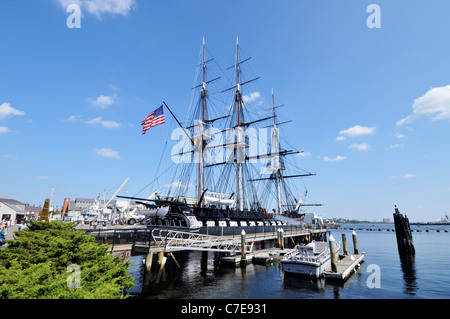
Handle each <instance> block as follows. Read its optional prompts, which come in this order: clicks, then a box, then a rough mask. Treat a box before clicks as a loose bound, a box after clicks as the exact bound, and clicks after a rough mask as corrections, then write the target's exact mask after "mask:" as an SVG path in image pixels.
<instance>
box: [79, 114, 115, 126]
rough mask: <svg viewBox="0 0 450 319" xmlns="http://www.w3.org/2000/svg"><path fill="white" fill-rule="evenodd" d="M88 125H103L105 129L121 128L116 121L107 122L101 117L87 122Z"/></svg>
mask: <svg viewBox="0 0 450 319" xmlns="http://www.w3.org/2000/svg"><path fill="white" fill-rule="evenodd" d="M87 123H88V124H91V125H101V126H103V127H105V128H118V127H120V123H117V122H116V121H106V120H103V119H102V118H101V117H100V116H99V117H96V118H95V119H92V120H89V121H87Z"/></svg>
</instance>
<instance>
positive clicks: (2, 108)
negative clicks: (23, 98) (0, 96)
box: [0, 103, 25, 120]
mask: <svg viewBox="0 0 450 319" xmlns="http://www.w3.org/2000/svg"><path fill="white" fill-rule="evenodd" d="M16 115H17V116H22V115H25V112H23V111H19V110H18V109H15V108H13V107H12V106H11V104H9V103H3V104H2V105H0V120H3V119H5V118H7V117H9V116H16Z"/></svg>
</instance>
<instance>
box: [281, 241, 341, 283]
mask: <svg viewBox="0 0 450 319" xmlns="http://www.w3.org/2000/svg"><path fill="white" fill-rule="evenodd" d="M339 249H340V245H339V243H337V242H336V256H338V251H339ZM336 258H337V257H336ZM281 263H282V265H283V270H284V272H286V273H290V274H297V275H305V276H310V277H316V278H318V277H321V276H322V275H323V272H324V271H325V270H330V269H331V255H330V243H328V242H318V241H312V242H311V243H309V244H308V245H297V246H295V248H294V249H293V250H292V251H290V252H288V253H286V254H285V255H284V256H283V258H282V259H281Z"/></svg>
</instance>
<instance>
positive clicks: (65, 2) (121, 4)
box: [55, 0, 136, 19]
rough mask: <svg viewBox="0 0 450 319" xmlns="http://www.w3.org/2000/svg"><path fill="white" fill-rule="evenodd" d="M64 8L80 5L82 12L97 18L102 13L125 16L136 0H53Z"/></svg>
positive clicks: (99, 17)
mask: <svg viewBox="0 0 450 319" xmlns="http://www.w3.org/2000/svg"><path fill="white" fill-rule="evenodd" d="M55 1H56V2H57V3H58V4H59V5H60V6H62V7H63V8H64V9H66V8H67V6H69V5H70V4H77V5H78V6H80V8H81V11H82V12H88V13H90V14H92V15H94V16H96V17H97V18H98V19H101V18H102V15H104V14H111V15H121V16H126V15H128V14H129V13H130V11H131V10H132V9H133V7H134V6H135V5H136V0H55Z"/></svg>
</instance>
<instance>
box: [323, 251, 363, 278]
mask: <svg viewBox="0 0 450 319" xmlns="http://www.w3.org/2000/svg"><path fill="white" fill-rule="evenodd" d="M364 255H365V254H364V253H362V254H349V255H341V258H340V259H339V260H338V261H337V263H336V266H337V272H333V271H331V270H327V271H324V275H325V279H330V280H340V281H345V280H347V279H348V278H349V277H350V275H351V274H353V273H354V272H356V270H357V269H358V268H359V266H360V265H361V263H362V262H363V260H364Z"/></svg>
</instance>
